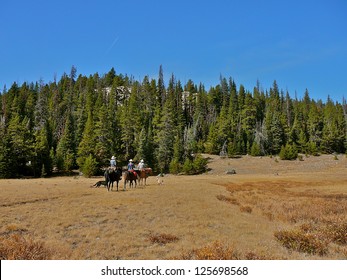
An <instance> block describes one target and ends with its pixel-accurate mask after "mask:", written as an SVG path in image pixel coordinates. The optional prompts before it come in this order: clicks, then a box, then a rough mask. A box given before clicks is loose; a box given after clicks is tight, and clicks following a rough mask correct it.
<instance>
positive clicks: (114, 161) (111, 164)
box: [110, 156, 117, 168]
mask: <svg viewBox="0 0 347 280" xmlns="http://www.w3.org/2000/svg"><path fill="white" fill-rule="evenodd" d="M110 166H111V168H116V166H117V162H116V157H115V156H112V157H111V160H110Z"/></svg>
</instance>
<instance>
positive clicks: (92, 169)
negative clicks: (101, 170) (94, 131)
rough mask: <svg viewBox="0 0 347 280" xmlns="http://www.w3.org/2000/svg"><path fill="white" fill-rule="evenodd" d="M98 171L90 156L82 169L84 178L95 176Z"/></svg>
mask: <svg viewBox="0 0 347 280" xmlns="http://www.w3.org/2000/svg"><path fill="white" fill-rule="evenodd" d="M97 171H98V163H97V161H96V159H95V158H94V157H93V156H92V155H91V154H90V155H89V156H88V157H87V158H86V160H85V162H84V164H83V167H82V172H83V174H84V176H85V177H87V178H90V177H91V176H93V175H95V174H96V173H97Z"/></svg>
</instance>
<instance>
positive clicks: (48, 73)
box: [0, 0, 347, 102]
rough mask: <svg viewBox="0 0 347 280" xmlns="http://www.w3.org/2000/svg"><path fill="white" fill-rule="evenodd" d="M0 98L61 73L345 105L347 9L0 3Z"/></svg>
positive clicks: (346, 4)
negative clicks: (228, 84)
mask: <svg viewBox="0 0 347 280" xmlns="http://www.w3.org/2000/svg"><path fill="white" fill-rule="evenodd" d="M0 8H1V16H0V91H2V90H3V88H4V85H6V87H7V89H8V88H10V87H11V85H12V84H13V82H17V83H19V84H21V83H23V82H36V81H38V80H40V79H43V81H44V82H49V81H53V79H54V77H55V76H56V77H57V79H60V77H61V75H62V74H63V73H64V72H66V73H69V71H70V69H71V66H72V65H75V66H76V68H77V74H82V75H90V74H94V73H95V72H98V73H99V74H105V73H107V72H108V71H109V70H110V69H111V67H114V68H115V70H116V72H117V73H118V74H120V73H121V74H128V75H132V76H134V77H135V79H140V80H142V79H143V77H144V76H145V75H149V76H150V77H153V78H157V77H158V70H159V66H160V65H162V66H163V70H164V77H165V78H166V79H168V78H169V77H170V76H171V74H172V73H173V74H174V75H175V76H176V78H177V79H179V80H181V82H182V83H183V84H184V83H185V82H187V81H188V79H192V80H193V81H194V82H195V83H197V84H198V83H200V82H202V83H203V84H204V85H205V86H206V88H207V89H209V87H210V86H211V85H213V86H215V85H217V84H218V83H219V77H220V75H222V76H224V77H226V78H229V77H232V78H233V79H234V80H235V82H236V84H237V85H238V86H239V85H240V84H243V85H244V86H245V88H246V89H247V90H250V91H252V90H253V87H254V86H255V85H256V82H257V80H259V82H260V84H261V86H262V88H263V89H264V90H266V89H269V88H270V87H271V86H272V84H273V81H274V80H276V81H277V84H278V86H279V88H280V89H283V90H284V91H286V90H288V92H289V94H290V95H291V96H292V97H294V96H295V94H297V97H298V98H301V97H302V96H303V93H304V92H305V89H306V88H307V89H308V91H309V94H310V97H311V98H314V99H316V100H317V99H322V100H323V101H326V99H327V96H328V95H330V97H331V98H332V99H333V100H334V101H339V102H342V98H343V97H345V98H347V70H346V66H347V16H346V15H347V1H345V0H327V1H323V0H316V1H306V0H300V1H297V0H290V1H279V0H277V1H275V0H273V1H267V0H263V1H255V0H254V1H252V0H244V1H234V0H229V1H227V0H214V1H205V0H199V1H198V0H197V1H193V0H184V1H182V0H176V1H159V0H158V1H154V0H147V1H124V0H123V1H119V0H114V1H111V0H109V1H108V0H99V1H89V0H84V1H82V0H81V1H77V0H76V1H74V0H69V1H66V0H60V1H49V0H31V1H24V0H1V3H0Z"/></svg>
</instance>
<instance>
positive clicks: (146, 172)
mask: <svg viewBox="0 0 347 280" xmlns="http://www.w3.org/2000/svg"><path fill="white" fill-rule="evenodd" d="M137 174H139V177H140V179H139V185H141V183H142V184H143V182H145V186H146V180H147V177H148V176H149V175H151V174H152V168H150V167H147V168H142V169H141V170H139V171H138V172H137Z"/></svg>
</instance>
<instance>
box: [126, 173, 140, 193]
mask: <svg viewBox="0 0 347 280" xmlns="http://www.w3.org/2000/svg"><path fill="white" fill-rule="evenodd" d="M135 174H136V175H135ZM138 179H139V175H138V173H134V172H133V171H125V172H124V173H123V180H124V190H125V189H126V184H127V182H128V181H129V186H130V188H133V182H135V188H136V185H137V180H138Z"/></svg>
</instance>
